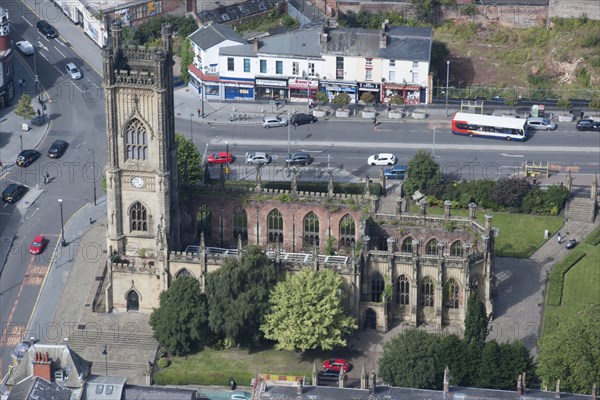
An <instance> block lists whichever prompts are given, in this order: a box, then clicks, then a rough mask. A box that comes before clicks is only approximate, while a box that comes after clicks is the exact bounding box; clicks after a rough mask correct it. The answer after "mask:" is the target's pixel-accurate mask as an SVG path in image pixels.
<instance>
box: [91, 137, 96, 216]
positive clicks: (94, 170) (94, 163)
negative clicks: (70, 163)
mask: <svg viewBox="0 0 600 400" xmlns="http://www.w3.org/2000/svg"><path fill="white" fill-rule="evenodd" d="M92 174H93V176H92V182H93V185H94V205H96V157H95V155H94V149H92Z"/></svg>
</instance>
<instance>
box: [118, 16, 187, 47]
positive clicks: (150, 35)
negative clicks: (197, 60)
mask: <svg viewBox="0 0 600 400" xmlns="http://www.w3.org/2000/svg"><path fill="white" fill-rule="evenodd" d="M165 23H168V24H171V25H172V26H173V31H174V32H177V35H178V36H179V37H187V36H189V35H190V34H191V33H192V32H194V31H195V30H196V29H198V25H197V24H196V21H195V20H194V18H193V17H192V16H181V17H176V16H173V15H157V16H155V17H152V18H149V19H148V21H146V22H144V23H141V24H139V25H136V26H135V27H134V26H126V27H124V28H123V40H124V41H125V42H127V41H133V42H136V43H138V44H141V45H144V44H149V43H152V42H156V41H157V40H160V38H161V28H162V25H163V24H165Z"/></svg>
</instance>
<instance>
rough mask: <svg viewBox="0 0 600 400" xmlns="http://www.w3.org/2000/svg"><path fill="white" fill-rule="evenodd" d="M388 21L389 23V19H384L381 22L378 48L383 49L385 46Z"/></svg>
mask: <svg viewBox="0 0 600 400" xmlns="http://www.w3.org/2000/svg"><path fill="white" fill-rule="evenodd" d="M389 23H390V21H389V20H388V19H386V20H385V21H384V22H383V23H382V24H381V31H380V32H379V48H380V49H385V48H386V47H387V39H388V34H387V30H388V24H389Z"/></svg>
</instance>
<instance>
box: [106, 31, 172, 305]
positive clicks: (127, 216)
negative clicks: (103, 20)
mask: <svg viewBox="0 0 600 400" xmlns="http://www.w3.org/2000/svg"><path fill="white" fill-rule="evenodd" d="M102 57H103V75H104V82H103V85H104V90H105V111H106V129H107V143H108V157H107V166H106V180H107V208H108V209H107V215H108V229H107V245H108V249H109V253H110V255H111V259H113V260H115V259H117V260H118V259H126V260H131V264H132V266H133V265H143V266H145V267H146V266H149V265H151V266H152V267H153V268H156V269H157V274H156V275H157V278H159V279H158V280H159V281H160V282H161V284H160V287H161V289H163V290H164V289H166V287H167V286H168V283H169V282H168V280H169V278H168V276H169V274H168V260H167V257H168V251H169V248H172V249H173V248H175V249H176V248H178V247H179V236H180V235H179V226H180V224H179V211H178V208H179V202H178V176H177V155H176V152H177V146H176V142H175V121H174V115H173V108H174V107H173V74H172V65H173V58H172V38H171V27H170V26H168V25H165V26H163V28H162V47H160V48H152V47H148V48H147V47H144V46H134V45H123V43H122V38H121V26H120V24H118V23H115V24H114V25H113V27H112V43H111V44H110V45H109V46H107V47H105V48H104V49H103V51H102ZM148 260H151V261H148ZM135 281H136V279H135V278H134V277H132V279H130V280H128V286H129V287H131V288H132V289H131V290H127V296H132V297H133V299H131V300H132V303H135V300H136V298H135V297H136V296H137V301H139V302H141V301H142V298H143V297H144V296H143V294H142V292H143V289H141V288H139V287H137V286H136V283H135ZM138 281H139V280H138ZM142 281H143V280H142ZM155 281H156V279H155ZM113 283H114V285H113V293H114V296H115V298H114V305H115V308H117V309H118V308H120V307H119V304H120V303H122V302H121V299H120V297H122V295H123V293H118V290H117V286H119V285H117V282H113ZM155 289H157V288H153V290H155ZM156 297H157V295H156ZM129 300H130V299H128V306H127V308H128V309H130V307H129ZM133 305H134V306H135V304H133ZM140 305H141V304H140ZM133 309H136V307H133Z"/></svg>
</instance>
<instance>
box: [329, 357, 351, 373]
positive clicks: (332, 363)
mask: <svg viewBox="0 0 600 400" xmlns="http://www.w3.org/2000/svg"><path fill="white" fill-rule="evenodd" d="M342 368H343V369H344V372H348V371H350V370H351V369H352V364H350V363H349V362H348V361H347V360H345V359H343V358H334V359H331V360H325V361H324V362H323V369H326V370H328V371H338V372H339V370H340V369H342Z"/></svg>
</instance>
